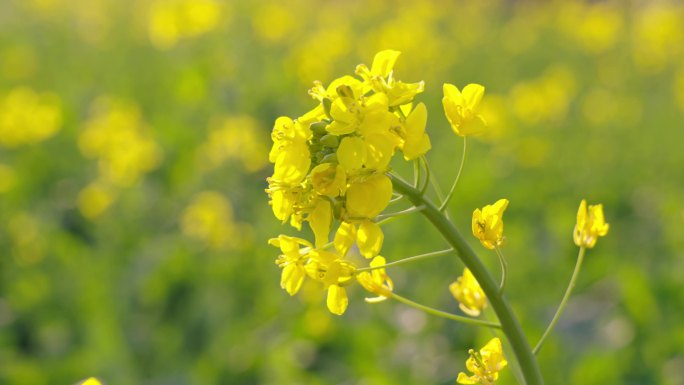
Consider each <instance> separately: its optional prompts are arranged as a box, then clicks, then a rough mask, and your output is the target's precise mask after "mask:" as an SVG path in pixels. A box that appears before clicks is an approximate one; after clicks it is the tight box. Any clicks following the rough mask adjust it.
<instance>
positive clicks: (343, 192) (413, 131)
mask: <svg viewBox="0 0 684 385" xmlns="http://www.w3.org/2000/svg"><path fill="white" fill-rule="evenodd" d="M398 56H399V52H398V51H392V50H385V51H381V52H379V53H378V54H377V55H376V56H375V58H374V60H373V65H372V66H371V68H370V69H368V67H366V66H365V65H359V66H358V67H357V71H356V73H357V75H359V76H360V78H361V79H360V80H359V79H358V78H355V77H352V76H342V77H339V78H337V79H335V80H333V81H332V82H331V83H330V84H329V85H328V86H327V87H326V86H324V85H323V84H322V83H321V82H314V86H313V88H311V89H310V90H309V94H310V95H311V97H312V98H313V99H314V100H315V101H316V102H317V103H318V105H317V106H316V107H314V108H313V109H312V110H310V111H309V112H307V113H305V114H304V115H302V116H300V117H299V118H297V119H291V118H289V117H286V116H282V117H279V118H278V119H276V122H275V124H274V127H273V131H272V133H271V139H272V140H273V146H272V147H271V151H270V152H269V161H270V162H271V163H273V164H274V168H273V175H271V176H270V177H269V178H267V181H268V188H267V189H266V192H267V193H268V195H269V198H270V202H269V203H270V205H271V208H272V210H273V213H274V215H275V216H276V218H278V219H279V220H281V221H283V222H287V221H288V220H289V221H290V224H291V225H292V226H293V227H295V228H297V229H298V230H299V229H301V225H302V223H303V222H308V224H309V226H310V227H311V230H312V231H313V233H314V237H315V242H313V244H311V245H310V246H307V247H308V248H309V249H307V251H306V252H302V253H299V252H297V253H295V252H294V251H292V252H289V254H288V253H285V250H282V248H281V250H282V251H283V253H284V254H283V256H281V257H279V259H278V261H279V265H281V267H283V268H284V269H285V268H287V271H285V270H284V271H283V277H281V285H282V286H283V288H285V289H286V290H288V292H289V293H290V294H293V293H295V292H296V291H297V290H298V288H299V286H300V285H301V281H302V280H303V279H304V278H303V277H304V274H303V273H302V271H306V276H308V277H310V278H311V279H312V280H315V281H319V282H321V283H323V285H324V286H325V288H326V289H327V291H328V300H327V305H328V309H329V310H330V311H331V312H332V313H334V314H342V313H344V311H345V310H346V308H347V305H348V299H347V295H346V289H345V286H346V285H347V284H349V283H350V282H349V281H350V279H351V278H352V276H353V274H354V271H355V270H356V267H355V266H354V265H353V264H352V263H350V262H348V261H347V260H346V259H345V257H346V255H347V253H348V252H349V250H350V249H351V248H352V246H353V245H354V244H356V245H357V246H358V251H359V252H360V254H361V255H362V256H364V257H365V258H368V259H371V258H373V262H371V264H373V263H375V264H378V263H380V262H379V261H383V262H382V263H383V264H384V258H383V259H377V258H381V257H378V254H379V253H380V251H381V249H382V244H383V241H384V234H383V232H382V230H381V229H380V226H379V225H378V224H377V223H375V222H374V220H375V218H376V217H377V216H378V215H379V214H380V213H381V212H382V211H383V210H384V209H385V208H386V207H387V205H388V204H389V202H390V199H391V198H392V182H391V180H390V179H389V177H387V175H386V172H387V171H388V169H389V164H390V161H391V160H392V157H393V156H394V154H395V153H396V152H397V150H399V151H402V152H403V155H404V158H405V159H407V160H411V159H416V158H417V157H419V156H421V155H423V154H425V152H427V151H428V150H429V149H430V139H429V137H428V136H427V134H426V132H425V126H426V123H427V109H426V108H425V105H424V104H422V103H421V104H418V105H417V106H415V108H413V104H412V101H413V98H414V97H415V96H416V95H417V94H418V93H420V92H422V90H423V82H419V83H402V82H400V81H398V80H396V78H395V77H394V73H393V68H394V64H395V62H396V60H397V58H398ZM335 223H339V225H338V226H337V230H336V231H335V235H334V239H333V242H332V244H333V245H334V249H335V250H334V251H327V250H324V249H325V247H326V246H327V245H328V241H329V239H330V231H331V229H332V228H333V226H334V225H335ZM281 237H286V236H281ZM283 239H288V238H283ZM285 242H286V241H278V242H277V244H278V245H281V244H284V243H285ZM287 242H289V243H290V244H289V246H288V247H289V248H290V249H292V250H294V247H293V246H292V245H291V244H292V242H295V241H287ZM295 243H296V242H295ZM272 244H274V245H276V243H274V242H272ZM299 244H300V245H301V242H300V243H299ZM288 250H289V249H288ZM302 250H303V249H302ZM302 269H303V270H302ZM377 274H379V273H375V276H377ZM376 278H377V277H376ZM377 279H380V278H377ZM385 281H387V280H381V282H385ZM390 282H391V281H390Z"/></svg>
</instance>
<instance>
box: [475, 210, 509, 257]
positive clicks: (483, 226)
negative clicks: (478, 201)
mask: <svg viewBox="0 0 684 385" xmlns="http://www.w3.org/2000/svg"><path fill="white" fill-rule="evenodd" d="M506 207H508V199H499V200H498V201H496V203H494V204H493V205H486V206H485V207H483V208H482V209H475V211H474V212H473V225H472V228H473V235H474V236H475V237H476V238H477V239H479V240H480V243H482V246H484V247H486V248H488V249H494V248H495V247H497V246H500V245H501V244H502V243H503V226H504V223H503V214H504V211H505V210H506Z"/></svg>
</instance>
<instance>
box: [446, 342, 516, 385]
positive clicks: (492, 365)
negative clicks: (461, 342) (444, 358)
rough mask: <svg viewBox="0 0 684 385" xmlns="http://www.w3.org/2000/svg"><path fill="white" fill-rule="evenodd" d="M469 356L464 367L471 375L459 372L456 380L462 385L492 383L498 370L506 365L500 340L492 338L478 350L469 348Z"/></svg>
mask: <svg viewBox="0 0 684 385" xmlns="http://www.w3.org/2000/svg"><path fill="white" fill-rule="evenodd" d="M468 353H469V354H470V357H468V359H467V360H466V368H468V370H469V371H470V372H472V373H473V374H472V375H471V376H469V375H467V374H465V373H463V372H461V373H459V374H458V378H457V379H456V382H458V383H459V384H463V385H474V384H482V385H492V384H493V383H494V382H495V381H496V380H497V379H498V378H499V372H500V371H501V370H503V368H505V367H506V366H507V365H508V361H506V359H505V358H504V356H503V350H502V348H501V340H499V339H498V338H496V337H495V338H492V339H491V340H490V341H489V342H487V344H486V345H485V346H484V347H483V348H482V349H480V351H479V352H476V351H474V350H473V349H471V350H470V351H469V352H468Z"/></svg>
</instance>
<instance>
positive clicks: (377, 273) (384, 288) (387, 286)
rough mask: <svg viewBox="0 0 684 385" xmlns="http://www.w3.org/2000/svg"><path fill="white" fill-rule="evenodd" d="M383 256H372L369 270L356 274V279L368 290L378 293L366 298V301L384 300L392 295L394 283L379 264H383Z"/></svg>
mask: <svg viewBox="0 0 684 385" xmlns="http://www.w3.org/2000/svg"><path fill="white" fill-rule="evenodd" d="M385 264H386V262H385V258H384V257H381V256H377V257H375V258H373V260H372V261H371V263H370V267H371V268H373V270H371V271H363V272H361V273H359V274H357V275H356V280H357V281H358V282H359V284H361V286H363V288H364V289H366V290H368V291H369V292H371V293H373V294H376V295H378V297H375V298H366V302H369V303H376V302H381V301H384V300H386V299H387V298H389V297H390V296H391V295H392V290H393V289H394V284H393V283H392V279H391V278H390V277H389V276H388V275H387V273H386V272H385V269H384V268H382V267H380V266H385Z"/></svg>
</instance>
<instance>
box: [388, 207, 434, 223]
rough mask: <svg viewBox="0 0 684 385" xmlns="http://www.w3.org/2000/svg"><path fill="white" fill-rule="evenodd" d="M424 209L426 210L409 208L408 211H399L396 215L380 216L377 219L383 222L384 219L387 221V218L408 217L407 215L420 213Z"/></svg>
mask: <svg viewBox="0 0 684 385" xmlns="http://www.w3.org/2000/svg"><path fill="white" fill-rule="evenodd" d="M423 208H424V207H423V206H413V207H409V208H407V209H406V210H401V211H397V212H395V213H388V214H380V215H378V216H377V217H376V218H378V219H380V220H383V219H387V218H392V217H398V216H401V215H407V214H412V213H415V212H418V211H420V210H422V209H423ZM378 223H379V222H378Z"/></svg>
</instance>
